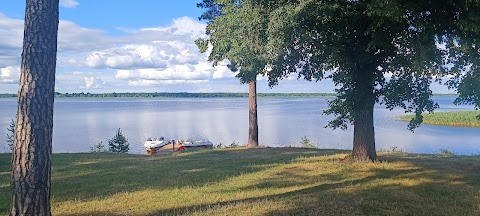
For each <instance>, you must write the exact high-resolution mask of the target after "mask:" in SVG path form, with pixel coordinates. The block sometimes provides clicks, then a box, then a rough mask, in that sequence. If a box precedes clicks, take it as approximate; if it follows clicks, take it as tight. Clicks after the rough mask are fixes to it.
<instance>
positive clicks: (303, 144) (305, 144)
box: [300, 136, 317, 148]
mask: <svg viewBox="0 0 480 216" xmlns="http://www.w3.org/2000/svg"><path fill="white" fill-rule="evenodd" d="M301 139H302V141H301V142H300V146H301V147H302V148H317V146H316V145H315V144H314V143H312V142H311V141H310V140H309V139H308V138H307V136H304V137H302V138H301Z"/></svg>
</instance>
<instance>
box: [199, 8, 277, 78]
mask: <svg viewBox="0 0 480 216" xmlns="http://www.w3.org/2000/svg"><path fill="white" fill-rule="evenodd" d="M198 6H199V7H201V8H206V9H207V11H206V12H205V13H204V14H203V15H202V16H201V17H200V19H205V20H207V21H209V24H208V26H207V28H206V34H207V36H208V37H207V38H199V39H197V40H196V41H195V43H196V44H197V46H198V48H199V50H200V52H207V51H210V54H209V57H208V60H209V61H211V62H213V65H214V66H217V65H218V64H219V63H220V62H222V61H225V60H228V61H229V62H230V63H229V64H228V65H227V66H228V68H229V69H230V70H232V71H233V72H237V71H238V73H237V75H236V76H237V77H238V78H240V81H241V83H248V82H250V81H255V80H256V76H257V75H258V74H264V72H265V66H266V65H267V63H268V58H267V49H266V48H267V46H266V45H267V44H266V42H267V25H268V14H269V13H268V10H267V8H266V7H265V5H263V4H262V2H259V1H253V0H241V1H230V0H217V1H211V0H204V1H203V2H202V3H200V4H199V5H198ZM209 47H211V50H209Z"/></svg>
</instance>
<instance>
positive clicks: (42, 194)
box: [10, 0, 58, 215]
mask: <svg viewBox="0 0 480 216" xmlns="http://www.w3.org/2000/svg"><path fill="white" fill-rule="evenodd" d="M57 32H58V0H48V1H44V0H27V2H26V10H25V29H24V39H23V53H22V67H21V75H20V87H19V91H18V112H17V125H16V128H15V137H14V147H13V155H12V175H11V188H12V194H11V210H10V214H11V215H51V209H50V180H51V154H52V129H53V100H54V99H53V98H54V86H55V66H56V57H57Z"/></svg>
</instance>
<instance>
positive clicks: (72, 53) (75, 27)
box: [0, 0, 448, 93]
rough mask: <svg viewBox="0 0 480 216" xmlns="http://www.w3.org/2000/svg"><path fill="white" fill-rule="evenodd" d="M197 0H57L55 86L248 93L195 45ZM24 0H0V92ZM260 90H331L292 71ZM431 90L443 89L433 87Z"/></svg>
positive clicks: (11, 79)
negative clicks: (289, 75) (277, 82)
mask: <svg viewBox="0 0 480 216" xmlns="http://www.w3.org/2000/svg"><path fill="white" fill-rule="evenodd" d="M200 1H201V0H162V1H153V0H121V1H119V0H60V23H59V32H58V54H57V70H56V83H55V90H56V91H57V92H62V93H67V92H68V93H73V92H90V93H104V92H248V86H247V85H242V84H240V81H239V79H238V78H236V77H235V73H233V72H231V71H229V70H228V68H227V67H226V64H227V62H226V61H224V62H222V63H220V64H219V65H218V66H216V67H212V64H211V63H210V62H208V61H207V56H208V54H207V53H200V52H199V51H198V48H197V47H196V45H195V44H194V40H195V39H197V38H204V37H206V35H205V27H206V24H205V22H201V21H198V17H199V16H200V14H201V13H202V9H199V8H197V7H196V3H198V2H200ZM24 16H25V0H0V93H16V92H17V91H18V84H19V74H20V62H21V57H20V55H21V52H22V40H23V19H24ZM258 80H259V81H258V84H257V88H258V92H306V93H309V92H327V93H330V92H333V90H334V85H333V83H332V82H331V81H330V80H325V81H321V82H309V81H305V80H303V79H300V80H299V79H297V77H296V76H295V75H294V76H291V77H288V78H287V79H284V80H282V81H281V82H280V84H279V85H278V86H275V87H273V88H270V87H268V84H267V81H266V79H265V78H264V77H258ZM433 90H434V92H435V93H446V92H448V91H447V90H446V88H445V87H441V86H435V87H434V88H433Z"/></svg>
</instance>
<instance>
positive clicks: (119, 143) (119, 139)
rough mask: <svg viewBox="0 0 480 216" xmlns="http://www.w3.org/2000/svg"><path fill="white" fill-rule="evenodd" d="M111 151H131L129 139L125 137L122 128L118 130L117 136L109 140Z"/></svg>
mask: <svg viewBox="0 0 480 216" xmlns="http://www.w3.org/2000/svg"><path fill="white" fill-rule="evenodd" d="M108 146H109V147H110V148H109V151H111V152H115V153H127V152H128V150H129V144H128V140H127V138H125V136H124V135H123V133H122V131H121V130H120V128H118V130H117V133H116V134H115V136H114V137H113V138H112V139H110V140H108Z"/></svg>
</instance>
